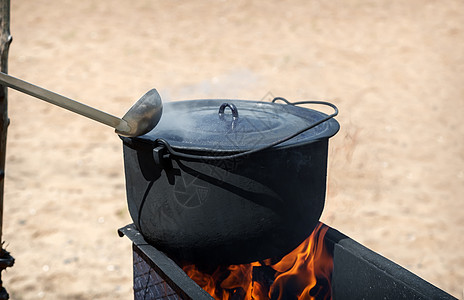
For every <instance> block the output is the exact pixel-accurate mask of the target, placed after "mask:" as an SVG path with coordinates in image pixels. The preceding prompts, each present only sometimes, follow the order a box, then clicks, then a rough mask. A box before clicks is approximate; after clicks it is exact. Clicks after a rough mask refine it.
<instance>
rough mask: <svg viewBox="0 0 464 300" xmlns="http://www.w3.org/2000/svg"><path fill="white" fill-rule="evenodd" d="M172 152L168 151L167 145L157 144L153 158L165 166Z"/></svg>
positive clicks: (156, 162) (158, 163)
mask: <svg viewBox="0 0 464 300" xmlns="http://www.w3.org/2000/svg"><path fill="white" fill-rule="evenodd" d="M169 156H170V154H169V153H168V152H167V151H166V147H165V146H164V145H159V146H156V147H155V148H154V149H153V160H154V161H155V164H157V165H159V166H161V167H165V166H166V165H167V164H166V162H167V160H169Z"/></svg>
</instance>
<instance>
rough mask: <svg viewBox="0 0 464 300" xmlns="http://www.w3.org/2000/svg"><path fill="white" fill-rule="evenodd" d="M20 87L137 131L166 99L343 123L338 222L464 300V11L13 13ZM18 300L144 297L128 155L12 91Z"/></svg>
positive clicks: (83, 6)
mask: <svg viewBox="0 0 464 300" xmlns="http://www.w3.org/2000/svg"><path fill="white" fill-rule="evenodd" d="M11 16H12V17H11V32H12V35H13V37H14V41H13V44H12V46H11V49H10V60H9V72H10V73H11V74H13V75H15V76H18V77H21V78H23V79H25V80H28V81H30V82H33V83H35V84H37V85H40V86H43V87H46V88H48V89H50V90H53V91H56V92H59V93H61V94H63V95H66V96H68V97H71V98H75V99H77V100H80V101H82V102H85V103H87V104H89V105H91V106H95V107H97V108H100V109H103V110H105V111H108V112H110V113H112V114H115V115H118V116H122V115H123V114H124V113H125V111H126V110H127V109H128V108H129V107H130V106H131V104H132V103H133V102H134V101H135V100H137V99H138V98H139V97H140V96H141V95H143V94H144V93H145V92H146V91H148V90H149V89H151V88H153V87H156V88H157V89H158V90H159V91H160V93H161V95H162V97H163V99H164V100H165V101H169V100H177V99H196V98H240V99H256V100H260V99H262V98H269V96H268V93H271V94H272V95H275V96H277V95H278V96H283V97H287V98H288V99H290V100H302V99H325V100H330V101H332V102H334V103H335V104H337V105H338V106H339V108H340V111H341V112H340V116H339V117H338V118H337V119H338V121H339V122H340V123H341V130H340V132H339V133H338V134H337V136H336V137H334V138H333V139H332V140H331V145H330V154H329V155H330V158H329V180H328V184H329V187H328V195H327V205H326V208H325V211H324V213H323V216H322V221H324V222H325V223H327V224H328V225H330V226H333V227H335V228H337V229H338V230H340V231H342V232H344V233H345V234H347V235H349V236H350V237H352V238H354V239H356V240H357V241H359V242H360V243H362V244H364V245H366V246H367V247H369V248H371V249H373V250H374V251H377V252H379V253H381V254H382V255H384V256H386V257H388V258H390V259H392V260H393V261H395V262H397V263H399V264H400V265H402V266H404V267H406V268H407V269H409V270H410V271H412V272H414V273H416V274H418V275H419V276H421V277H423V278H424V279H426V280H428V281H430V282H431V283H433V284H434V285H436V286H438V287H440V288H442V289H444V290H445V291H447V292H449V293H451V294H452V295H454V296H456V297H459V298H461V297H463V293H464V292H463V287H464V272H463V270H464V251H463V247H462V245H464V210H463V208H464V196H463V194H464V125H463V123H462V120H463V112H464V75H463V72H464V25H463V24H464V23H463V20H464V1H462V0H444V1H438V0H437V1H430V0H409V1H396V0H395V1H387V0H385V1H381V0H371V1H367V0H351V1H342V0H335V1H316V0H310V1H302V0H289V1H241V0H240V1H198V0H192V1H148V0H134V1H91V0H81V1H70V0H68V1H56V0H54V1H44V0H34V1H32V0H23V1H12V8H11ZM9 115H10V118H11V126H10V127H9V136H8V150H7V177H6V186H5V216H4V234H3V239H4V240H5V241H6V245H7V249H8V250H9V251H11V252H12V254H13V256H14V257H15V258H16V264H15V266H14V267H13V268H11V269H9V270H8V271H7V272H5V273H3V276H2V279H3V280H4V284H5V286H6V288H7V289H8V291H9V293H10V295H11V298H12V299H37V298H45V299H130V298H131V297H132V295H131V288H132V286H131V280H132V265H131V249H130V242H129V241H128V240H127V239H121V238H119V237H118V236H117V233H116V230H117V229H118V228H119V227H122V226H124V225H126V224H128V223H129V222H131V220H130V217H129V215H128V212H127V206H126V200H125V182H124V176H123V160H122V146H121V142H120V140H119V138H118V137H117V136H116V135H115V134H114V133H113V131H112V130H111V129H110V128H108V127H106V126H104V125H100V124H98V123H96V122H93V121H90V120H87V119H85V118H83V117H80V116H77V115H75V114H72V113H69V112H67V111H64V110H62V109H60V108H56V107H53V106H51V105H49V104H47V103H44V102H42V101H39V100H36V99H34V98H31V97H29V96H26V95H23V94H20V93H18V92H16V91H10V92H9Z"/></svg>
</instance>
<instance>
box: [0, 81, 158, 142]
mask: <svg viewBox="0 0 464 300" xmlns="http://www.w3.org/2000/svg"><path fill="white" fill-rule="evenodd" d="M0 84H2V85H5V86H8V87H10V88H13V89H15V90H18V91H20V92H23V93H25V94H28V95H31V96H34V97H36V98H39V99H41V100H44V101H47V102H49V103H51V104H55V105H57V106H60V107H62V108H65V109H67V110H70V111H72V112H75V113H78V114H80V115H82V116H84V117H87V118H90V119H93V120H95V121H97V122H100V123H103V124H106V125H108V126H111V127H113V128H115V129H116V130H115V131H116V133H117V134H119V135H123V136H128V137H134V136H139V135H142V134H145V133H147V132H149V131H150V130H152V129H153V128H154V127H155V126H156V124H158V122H159V120H160V118H161V114H162V111H163V103H162V102H161V97H160V95H159V94H158V92H157V91H156V89H152V90H150V91H148V92H147V93H146V94H145V95H143V96H142V97H141V98H140V99H139V100H138V101H137V102H135V104H134V105H132V107H131V108H130V109H129V110H128V111H127V113H126V114H125V115H124V116H123V117H122V118H118V117H115V116H113V115H110V114H108V113H106V112H103V111H100V110H98V109H95V108H93V107H90V106H87V105H85V104H82V103H80V102H77V101H75V100H72V99H70V98H67V97H64V96H61V95H59V94H56V93H54V92H51V91H49V90H46V89H44V88H41V87H38V86H36V85H33V84H30V83H28V82H26V81H23V80H21V79H18V78H15V77H13V76H10V75H7V74H5V73H2V72H0Z"/></svg>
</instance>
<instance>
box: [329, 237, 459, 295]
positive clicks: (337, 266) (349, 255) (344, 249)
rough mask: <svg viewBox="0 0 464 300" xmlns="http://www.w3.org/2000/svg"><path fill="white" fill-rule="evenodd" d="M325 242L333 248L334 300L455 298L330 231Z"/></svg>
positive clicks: (352, 241)
mask: <svg viewBox="0 0 464 300" xmlns="http://www.w3.org/2000/svg"><path fill="white" fill-rule="evenodd" d="M325 241H326V242H328V243H329V244H331V245H332V246H333V259H334V270H333V273H332V295H333V298H334V299H392V300H393V299H394V300H396V299H408V300H409V299H417V300H419V299H450V300H451V299H456V298H454V297H453V296H451V295H449V294H447V293H446V292H444V291H442V290H441V289H439V288H437V287H435V286H433V285H432V284H430V283H428V282H427V281H425V280H423V279H422V278H420V277H418V276H417V275H415V274H413V273H411V272H409V271H408V270H406V269H404V268H403V267H401V266H399V265H397V264H396V263H394V262H392V261H390V260H388V259H387V258H385V257H383V256H381V255H379V254H377V253H375V252H373V251H371V250H369V249H368V248H366V247H364V246H363V245H361V244H359V243H357V242H356V241H354V240H352V239H350V238H349V237H347V236H345V235H343V234H342V233H340V232H338V231H337V230H335V229H333V228H329V230H328V231H327V234H326V236H325Z"/></svg>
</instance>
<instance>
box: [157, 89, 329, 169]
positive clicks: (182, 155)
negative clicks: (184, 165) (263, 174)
mask: <svg viewBox="0 0 464 300" xmlns="http://www.w3.org/2000/svg"><path fill="white" fill-rule="evenodd" d="M279 100H280V101H283V102H285V103H286V104H288V105H302V104H318V105H327V106H330V107H331V108H333V110H334V112H333V113H332V114H330V115H327V116H326V117H324V118H322V119H320V120H318V121H316V122H314V123H312V124H311V125H309V126H308V127H305V128H303V129H301V130H299V131H298V132H296V133H294V134H292V135H290V136H287V137H285V138H282V139H280V140H277V141H275V142H273V143H271V144H269V145H266V146H263V147H260V148H256V149H252V150H248V151H244V152H240V153H236V154H231V155H218V156H208V155H194V154H187V153H182V152H178V151H176V150H174V149H172V147H171V145H170V144H169V143H168V142H167V141H166V140H165V139H162V138H159V139H157V140H156V141H155V142H156V143H157V144H159V145H162V146H165V147H166V149H167V151H168V152H169V153H170V154H172V155H174V156H177V157H180V158H185V159H192V160H221V159H235V158H239V157H243V156H247V155H250V154H253V153H256V152H259V151H263V150H266V149H269V148H272V147H274V146H277V145H279V144H282V143H285V142H286V141H288V140H290V139H292V138H294V137H296V136H297V135H300V134H302V133H303V132H305V131H308V130H310V129H312V128H314V127H316V126H317V125H320V124H322V123H324V122H326V121H328V120H330V119H332V118H333V117H335V116H337V115H338V108H337V106H335V105H334V104H332V103H330V102H326V101H316V100H312V101H299V102H290V101H288V100H287V99H285V98H282V97H275V98H274V99H273V100H272V103H275V102H276V101H279Z"/></svg>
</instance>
